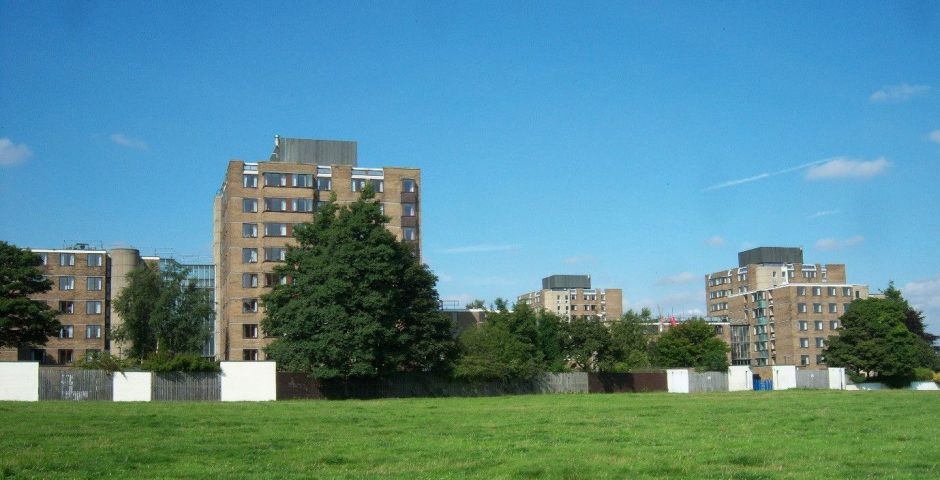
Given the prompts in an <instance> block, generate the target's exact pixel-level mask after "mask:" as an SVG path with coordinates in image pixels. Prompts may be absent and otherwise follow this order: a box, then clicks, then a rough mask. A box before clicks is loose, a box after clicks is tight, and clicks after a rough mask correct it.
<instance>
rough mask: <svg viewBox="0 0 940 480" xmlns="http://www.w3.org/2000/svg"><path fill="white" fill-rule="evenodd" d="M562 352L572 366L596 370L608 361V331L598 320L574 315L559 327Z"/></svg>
mask: <svg viewBox="0 0 940 480" xmlns="http://www.w3.org/2000/svg"><path fill="white" fill-rule="evenodd" d="M560 333H561V345H562V353H563V354H564V355H565V357H566V358H567V359H568V361H569V362H571V364H572V366H573V367H574V368H576V369H578V370H581V371H584V372H596V371H598V367H599V365H606V364H607V363H608V362H609V361H610V354H611V344H610V331H609V330H608V329H607V327H605V326H604V324H603V323H601V322H600V321H598V320H595V319H589V318H584V317H582V316H576V317H574V318H572V319H571V320H570V321H568V322H566V323H563V324H562V328H561V332H560Z"/></svg>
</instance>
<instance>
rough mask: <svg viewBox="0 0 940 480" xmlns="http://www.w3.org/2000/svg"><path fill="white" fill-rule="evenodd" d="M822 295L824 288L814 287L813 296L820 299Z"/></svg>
mask: <svg viewBox="0 0 940 480" xmlns="http://www.w3.org/2000/svg"><path fill="white" fill-rule="evenodd" d="M820 295H822V287H813V296H814V297H818V296H820Z"/></svg>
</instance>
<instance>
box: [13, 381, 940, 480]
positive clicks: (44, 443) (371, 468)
mask: <svg viewBox="0 0 940 480" xmlns="http://www.w3.org/2000/svg"><path fill="white" fill-rule="evenodd" d="M104 477H114V478H409V479H411V478H486V479H491V478H670V479H674V478H722V479H764V478H807V479H809V478H812V479H816V478H829V479H832V478H851V479H859V478H877V479H882V478H898V479H901V478H917V479H936V478H940V394H936V393H934V392H912V391H883V392H830V391H784V392H741V393H719V394H696V395H674V394H664V393H663V394H660V393H657V394H607V395H602V394H598V395H531V396H512V397H490V398H441V399H389V400H370V401H290V402H269V403H234V404H233V403H175V402H174V403H149V404H127V403H107V402H72V403H69V402H39V403H0V478H104Z"/></svg>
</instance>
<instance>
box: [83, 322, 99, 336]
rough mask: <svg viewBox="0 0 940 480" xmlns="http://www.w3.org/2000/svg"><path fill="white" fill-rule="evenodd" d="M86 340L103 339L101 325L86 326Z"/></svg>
mask: <svg viewBox="0 0 940 480" xmlns="http://www.w3.org/2000/svg"><path fill="white" fill-rule="evenodd" d="M85 338H101V325H85Z"/></svg>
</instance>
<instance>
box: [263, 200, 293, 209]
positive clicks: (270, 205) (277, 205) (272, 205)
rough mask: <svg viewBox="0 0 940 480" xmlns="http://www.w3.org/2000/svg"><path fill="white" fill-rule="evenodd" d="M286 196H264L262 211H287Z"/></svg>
mask: <svg viewBox="0 0 940 480" xmlns="http://www.w3.org/2000/svg"><path fill="white" fill-rule="evenodd" d="M287 205H288V202H287V199H286V198H265V199H264V211H266V212H288V211H290V210H288V209H287Z"/></svg>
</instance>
